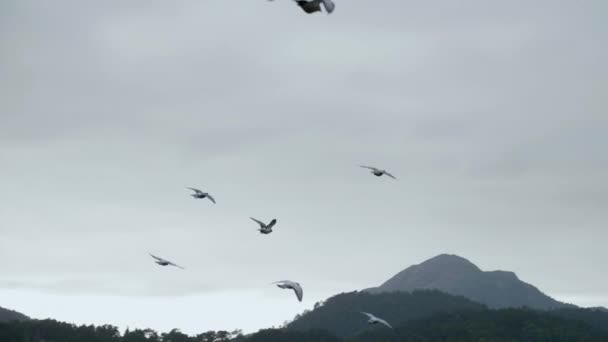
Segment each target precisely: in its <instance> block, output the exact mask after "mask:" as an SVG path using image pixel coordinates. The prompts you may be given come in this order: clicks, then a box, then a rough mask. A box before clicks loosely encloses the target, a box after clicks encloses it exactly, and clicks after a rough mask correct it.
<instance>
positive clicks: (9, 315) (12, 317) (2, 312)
mask: <svg viewBox="0 0 608 342" xmlns="http://www.w3.org/2000/svg"><path fill="white" fill-rule="evenodd" d="M29 319H30V318H29V317H27V316H26V315H24V314H22V313H19V312H17V311H13V310H9V309H4V308H1V307H0V322H10V321H27V320H29Z"/></svg>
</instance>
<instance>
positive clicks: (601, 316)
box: [549, 308, 608, 331]
mask: <svg viewBox="0 0 608 342" xmlns="http://www.w3.org/2000/svg"><path fill="white" fill-rule="evenodd" d="M549 313H552V314H554V315H556V316H558V317H562V318H565V319H569V320H577V321H582V322H585V323H587V324H589V325H590V326H592V327H595V328H599V329H603V330H606V331H608V311H606V309H604V308H595V309H557V310H553V311H549Z"/></svg>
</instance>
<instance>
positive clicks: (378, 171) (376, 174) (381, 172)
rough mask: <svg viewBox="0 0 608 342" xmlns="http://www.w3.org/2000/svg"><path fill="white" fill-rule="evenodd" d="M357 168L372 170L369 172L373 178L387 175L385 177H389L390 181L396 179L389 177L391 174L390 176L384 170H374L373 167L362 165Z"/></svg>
mask: <svg viewBox="0 0 608 342" xmlns="http://www.w3.org/2000/svg"><path fill="white" fill-rule="evenodd" d="M359 166H361V167H363V168H366V169H370V170H372V171H371V173H372V174H373V175H374V176H376V177H380V176H382V175H387V176H389V177H391V178H392V179H397V178H395V176H393V175H391V174H390V173H388V172H387V171H386V170H380V169H378V168H375V167H373V166H364V165H359Z"/></svg>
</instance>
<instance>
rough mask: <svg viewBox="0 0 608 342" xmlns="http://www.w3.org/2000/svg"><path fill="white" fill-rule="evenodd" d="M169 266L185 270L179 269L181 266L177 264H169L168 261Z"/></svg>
mask: <svg viewBox="0 0 608 342" xmlns="http://www.w3.org/2000/svg"><path fill="white" fill-rule="evenodd" d="M169 265H171V266H175V267H177V268H181V269H182V270H185V268H183V267H181V266H180V265H178V264H174V263H172V262H170V261H169Z"/></svg>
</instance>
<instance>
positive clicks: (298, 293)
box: [291, 283, 304, 302]
mask: <svg viewBox="0 0 608 342" xmlns="http://www.w3.org/2000/svg"><path fill="white" fill-rule="evenodd" d="M291 288H292V289H293V292H295V293H296V297H298V301H300V302H301V301H302V297H304V290H302V286H300V284H298V283H295V284H292V285H291Z"/></svg>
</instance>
